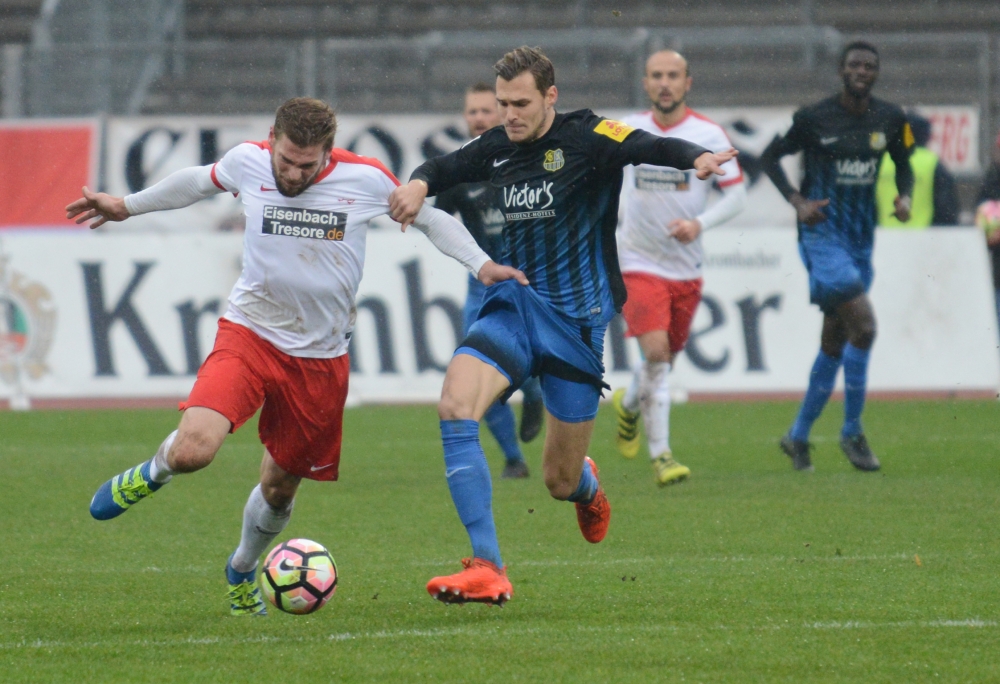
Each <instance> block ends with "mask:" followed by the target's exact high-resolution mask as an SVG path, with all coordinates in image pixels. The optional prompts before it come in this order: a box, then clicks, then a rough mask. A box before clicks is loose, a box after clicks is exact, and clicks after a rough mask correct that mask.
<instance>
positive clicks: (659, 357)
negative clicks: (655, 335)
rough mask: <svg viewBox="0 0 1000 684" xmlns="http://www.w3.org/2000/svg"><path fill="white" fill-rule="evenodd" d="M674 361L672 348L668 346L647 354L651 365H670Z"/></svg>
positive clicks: (656, 348) (651, 350) (647, 359)
mask: <svg viewBox="0 0 1000 684" xmlns="http://www.w3.org/2000/svg"><path fill="white" fill-rule="evenodd" d="M672 360H673V354H671V353H670V346H669V345H666V344H665V345H663V346H662V347H654V348H653V349H650V350H649V351H648V352H647V353H646V361H648V362H649V363H670V362H671V361H672Z"/></svg>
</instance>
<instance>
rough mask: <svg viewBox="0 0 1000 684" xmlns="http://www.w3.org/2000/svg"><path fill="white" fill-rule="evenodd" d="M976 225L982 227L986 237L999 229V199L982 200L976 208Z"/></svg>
mask: <svg viewBox="0 0 1000 684" xmlns="http://www.w3.org/2000/svg"><path fill="white" fill-rule="evenodd" d="M976 225H977V226H979V227H980V228H982V229H983V230H984V231H985V232H986V235H987V237H989V236H992V235H993V234H994V233H996V232H997V231H998V230H1000V201H998V200H989V201H988V202H983V203H982V204H980V205H979V207H978V208H977V209H976Z"/></svg>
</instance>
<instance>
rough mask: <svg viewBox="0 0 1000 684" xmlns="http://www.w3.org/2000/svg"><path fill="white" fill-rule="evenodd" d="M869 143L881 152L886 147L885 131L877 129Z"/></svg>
mask: <svg viewBox="0 0 1000 684" xmlns="http://www.w3.org/2000/svg"><path fill="white" fill-rule="evenodd" d="M868 143H869V144H870V145H871V147H872V149H873V150H876V151H878V152H881V151H882V150H884V149H885V145H886V142H885V133H883V132H882V131H875V132H874V133H872V134H871V137H870V138H869V139H868Z"/></svg>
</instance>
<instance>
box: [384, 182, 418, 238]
mask: <svg viewBox="0 0 1000 684" xmlns="http://www.w3.org/2000/svg"><path fill="white" fill-rule="evenodd" d="M425 199H427V181H424V180H419V179H414V180H411V181H410V182H409V183H407V184H406V185H400V186H399V187H397V188H396V189H395V190H393V191H392V192H391V193H390V194H389V216H390V217H392V220H393V221H397V222H399V224H400V230H402V231H403V232H405V231H406V227H407V226H408V225H410V224H412V223H413V222H414V221H415V220H416V218H417V214H419V213H420V209H421V208H422V207H423V206H424V200H425Z"/></svg>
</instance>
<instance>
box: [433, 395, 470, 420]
mask: <svg viewBox="0 0 1000 684" xmlns="http://www.w3.org/2000/svg"><path fill="white" fill-rule="evenodd" d="M472 411H473V407H472V406H467V405H466V404H465V402H462V401H459V399H458V398H457V397H455V396H454V395H453V394H451V393H450V392H448V391H447V390H445V391H444V392H442V394H441V401H439V402H438V418H440V419H441V420H471V419H472Z"/></svg>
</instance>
